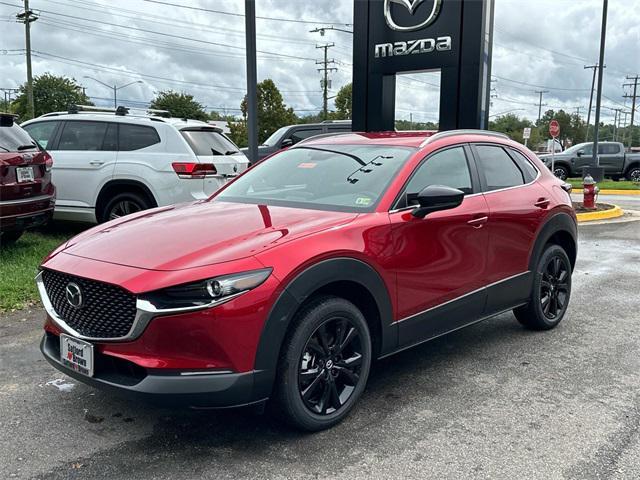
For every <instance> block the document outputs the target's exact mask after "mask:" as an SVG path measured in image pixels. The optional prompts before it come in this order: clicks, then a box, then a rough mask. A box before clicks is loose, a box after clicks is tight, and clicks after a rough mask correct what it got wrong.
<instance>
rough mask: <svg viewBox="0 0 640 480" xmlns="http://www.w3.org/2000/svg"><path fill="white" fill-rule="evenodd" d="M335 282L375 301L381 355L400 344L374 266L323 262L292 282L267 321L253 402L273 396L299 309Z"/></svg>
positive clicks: (349, 260) (388, 300) (258, 353)
mask: <svg viewBox="0 0 640 480" xmlns="http://www.w3.org/2000/svg"><path fill="white" fill-rule="evenodd" d="M336 281H352V282H355V283H358V284H360V285H361V286H363V287H364V288H366V289H367V290H368V291H369V293H370V294H371V296H372V297H373V298H374V299H375V302H376V306H377V308H378V312H379V314H380V323H381V325H380V332H381V337H382V338H381V339H380V340H381V348H380V350H381V352H386V351H391V350H393V349H395V348H396V346H397V342H398V333H397V325H395V324H394V323H393V307H392V304H391V298H390V296H389V292H388V290H387V287H386V285H385V283H384V280H383V279H382V277H381V276H380V274H379V273H378V272H377V270H376V269H375V268H373V267H372V266H371V265H369V264H367V263H365V262H363V261H361V260H357V259H355V258H350V257H339V258H332V259H328V260H322V261H320V262H318V263H315V264H313V265H311V266H310V267H308V268H306V269H305V270H304V271H302V272H301V273H299V274H298V275H297V276H296V277H295V278H294V279H293V280H291V281H290V282H289V283H288V284H287V285H286V287H285V288H284V290H283V291H282V293H281V294H280V296H279V297H278V299H277V300H276V302H275V303H274V305H273V306H272V307H271V310H270V312H269V314H268V316H267V319H266V320H265V324H264V327H263V329H262V334H261V335H260V342H259V344H258V349H257V351H256V359H255V365H254V372H255V378H254V382H255V383H254V395H253V396H254V398H256V399H261V398H267V397H269V396H270V395H271V391H272V388H273V382H274V381H275V376H276V369H277V363H278V357H279V356H280V347H281V345H282V342H283V341H284V337H285V335H286V332H287V329H288V328H289V325H290V323H291V321H292V319H293V317H294V315H295V313H296V312H297V310H298V308H299V307H300V305H302V304H303V303H304V301H305V300H307V299H308V298H309V297H310V296H311V295H313V293H314V292H316V291H318V290H319V289H320V288H322V287H323V286H326V285H329V284H330V283H333V282H336Z"/></svg>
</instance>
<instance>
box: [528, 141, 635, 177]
mask: <svg viewBox="0 0 640 480" xmlns="http://www.w3.org/2000/svg"><path fill="white" fill-rule="evenodd" d="M539 157H540V159H541V160H542V161H543V162H544V163H545V165H546V166H547V167H548V168H551V155H550V154H549V155H540V156H539ZM598 157H599V159H600V166H601V167H604V174H605V175H606V176H607V177H611V178H612V179H613V180H619V179H621V178H623V177H625V178H626V179H627V180H629V181H632V182H640V153H627V152H625V148H624V145H623V144H622V143H620V142H600V143H598ZM592 158H593V143H591V142H587V143H579V144H577V145H574V146H572V147H570V148H567V149H566V150H565V151H564V152H560V153H556V154H555V161H554V167H553V173H554V175H555V176H556V177H558V178H560V179H561V180H566V179H567V178H569V177H580V176H582V169H583V168H584V167H589V166H591V162H592Z"/></svg>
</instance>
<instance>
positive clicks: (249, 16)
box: [244, 0, 258, 164]
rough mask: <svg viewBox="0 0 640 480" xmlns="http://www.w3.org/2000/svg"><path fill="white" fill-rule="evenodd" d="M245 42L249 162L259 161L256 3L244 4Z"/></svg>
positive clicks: (251, 1) (252, 0) (247, 1)
mask: <svg viewBox="0 0 640 480" xmlns="http://www.w3.org/2000/svg"><path fill="white" fill-rule="evenodd" d="M244 22H245V27H244V28H245V42H246V51H247V137H248V138H247V140H248V146H249V161H250V162H251V163H252V164H254V163H256V162H257V161H258V68H257V62H256V2H255V0H245V2H244Z"/></svg>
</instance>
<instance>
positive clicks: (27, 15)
mask: <svg viewBox="0 0 640 480" xmlns="http://www.w3.org/2000/svg"><path fill="white" fill-rule="evenodd" d="M16 18H17V19H18V22H21V23H24V38H25V47H26V54H27V111H28V113H29V116H30V117H31V118H33V117H35V116H36V108H35V105H34V103H33V76H32V74H31V22H35V21H36V20H37V19H38V16H37V15H36V14H35V13H33V11H32V10H30V9H29V0H24V12H20V13H18V14H17V15H16Z"/></svg>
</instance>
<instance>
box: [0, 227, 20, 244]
mask: <svg viewBox="0 0 640 480" xmlns="http://www.w3.org/2000/svg"><path fill="white" fill-rule="evenodd" d="M23 233H24V230H12V231H10V232H0V247H8V246H9V245H13V244H14V243H16V242H17V241H18V239H19V238H20V237H21V236H22V234H23Z"/></svg>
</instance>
